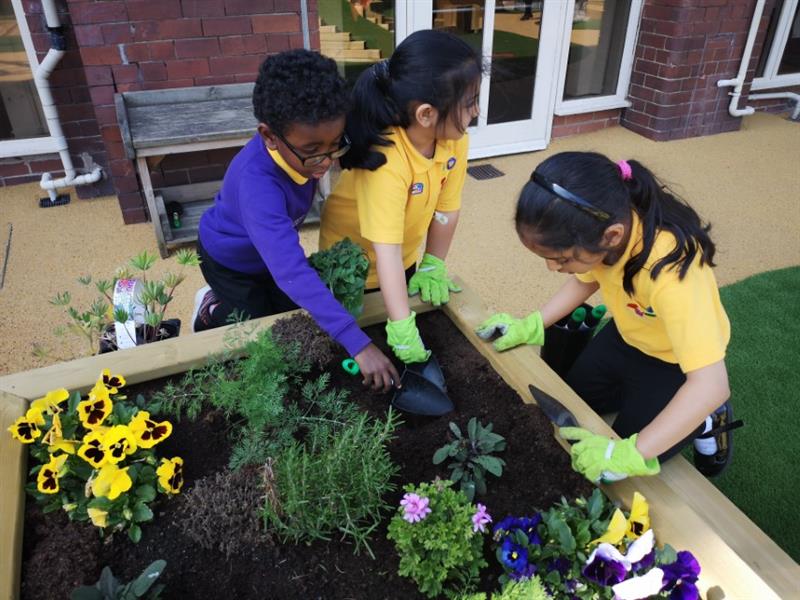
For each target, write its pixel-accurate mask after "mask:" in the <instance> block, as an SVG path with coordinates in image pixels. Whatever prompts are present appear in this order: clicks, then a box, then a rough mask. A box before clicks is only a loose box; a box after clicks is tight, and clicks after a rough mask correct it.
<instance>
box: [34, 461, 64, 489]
mask: <svg viewBox="0 0 800 600" xmlns="http://www.w3.org/2000/svg"><path fill="white" fill-rule="evenodd" d="M66 461H67V455H66V454H59V455H57V456H52V457H51V458H50V461H49V462H48V463H47V464H45V465H44V466H42V468H41V469H39V474H38V475H37V476H36V489H38V490H39V491H40V492H42V493H43V494H57V493H58V490H59V489H60V488H59V486H58V478H59V477H61V475H63V474H64V472H65V471H66V467H65V466H64V463H65V462H66Z"/></svg>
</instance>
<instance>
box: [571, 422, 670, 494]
mask: <svg viewBox="0 0 800 600" xmlns="http://www.w3.org/2000/svg"><path fill="white" fill-rule="evenodd" d="M558 432H559V434H560V435H561V437H562V438H564V439H565V440H569V441H573V440H574V441H577V443H576V444H574V445H573V446H572V448H570V454H571V455H572V468H573V469H574V470H575V471H577V472H578V473H580V474H582V475H583V476H584V477H586V479H588V480H589V481H591V482H592V483H597V482H598V481H602V482H603V483H609V482H612V481H618V480H620V479H625V478H626V477H631V476H634V475H656V474H657V473H658V472H659V471H661V465H659V464H658V459H657V458H650V459H647V460H645V458H644V457H643V456H642V455H641V454H640V453H639V451H638V450H637V449H636V438H637V437H638V435H639V434H638V433H635V434H633V435H632V436H631V437H629V438H627V439H624V440H612V439H610V438H607V437H606V436H603V435H596V434H594V433H592V432H591V431H588V430H586V429H582V428H581V427H561V428H560V429H559V430H558Z"/></svg>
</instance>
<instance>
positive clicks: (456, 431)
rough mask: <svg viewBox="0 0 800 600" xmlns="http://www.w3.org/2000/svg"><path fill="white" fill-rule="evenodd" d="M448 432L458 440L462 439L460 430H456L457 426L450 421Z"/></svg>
mask: <svg viewBox="0 0 800 600" xmlns="http://www.w3.org/2000/svg"><path fill="white" fill-rule="evenodd" d="M450 431H452V432H453V435H455V436H456V437H457V438H459V439H460V438H462V437H464V436H462V435H461V430H460V429H459V428H458V425H456V424H455V423H453V422H452V421H450Z"/></svg>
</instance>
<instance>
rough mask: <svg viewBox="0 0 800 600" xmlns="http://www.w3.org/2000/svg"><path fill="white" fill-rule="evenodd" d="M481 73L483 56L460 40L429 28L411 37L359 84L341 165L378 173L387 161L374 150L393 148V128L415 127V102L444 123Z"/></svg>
mask: <svg viewBox="0 0 800 600" xmlns="http://www.w3.org/2000/svg"><path fill="white" fill-rule="evenodd" d="M482 70H483V66H482V62H481V57H480V54H479V53H477V52H476V51H475V50H473V49H472V47H470V45H469V44H467V43H466V42H465V41H464V40H462V39H461V38H458V37H456V36H455V35H452V34H450V33H446V32H443V31H433V30H430V29H428V30H424V31H417V32H414V33H412V34H411V35H410V36H408V37H407V38H406V39H404V40H403V41H402V42H401V43H400V45H399V46H398V47H397V48H396V49H395V51H394V53H393V54H392V57H391V58H390V59H389V60H388V61H381V62H379V63H376V64H374V65H372V67H370V68H369V69H367V70H366V71H364V72H363V73H361V75H360V76H359V78H358V81H356V85H355V87H354V89H353V107H352V109H351V110H350V113H349V114H348V115H347V135H348V137H349V138H350V141H351V143H352V146H351V147H350V151H349V152H348V153H347V154H345V155H344V156H343V157H342V158H341V159H339V162H340V164H341V165H342V167H344V168H346V169H350V168H353V167H359V168H363V169H370V170H375V169H377V168H378V167H380V166H381V165H382V164H383V163H385V162H386V157H385V156H384V155H383V154H381V153H380V152H378V151H377V150H376V149H374V146H375V145H378V146H389V145H391V144H392V142H391V140H389V139H388V137H387V132H386V129H387V128H389V127H390V126H392V125H395V126H400V127H408V126H409V125H410V124H411V122H412V116H413V114H412V110H411V109H412V107H411V104H412V102H420V103H428V104H431V105H432V106H433V107H434V108H436V110H437V111H438V112H439V118H440V119H442V121H441V122H444V119H447V118H453V114H454V113H455V114H457V109H458V107H459V106H460V105H461V103H462V102H463V101H464V98H465V96H466V95H467V93H468V92H469V90H470V87H471V86H475V85H477V84H478V82H479V81H480V76H481V72H482ZM459 126H460V124H459Z"/></svg>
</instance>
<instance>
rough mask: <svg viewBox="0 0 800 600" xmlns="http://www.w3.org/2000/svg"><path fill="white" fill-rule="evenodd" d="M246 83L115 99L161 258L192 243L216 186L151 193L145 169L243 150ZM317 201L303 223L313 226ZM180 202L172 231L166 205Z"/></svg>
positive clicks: (248, 102) (248, 112) (248, 125)
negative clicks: (180, 157) (171, 159)
mask: <svg viewBox="0 0 800 600" xmlns="http://www.w3.org/2000/svg"><path fill="white" fill-rule="evenodd" d="M253 85H254V84H252V83H237V84H229V85H212V86H203V87H191V88H174V89H165V90H152V91H145V92H123V93H120V94H115V96H114V102H115V104H116V109H117V120H118V122H119V127H120V131H121V132H122V142H123V144H124V146H125V153H126V155H127V157H128V158H130V159H131V160H133V161H135V162H136V170H137V172H138V173H139V180H140V181H141V186H142V191H143V192H144V196H145V200H146V201H147V209H148V211H149V212H150V220H151V221H152V222H153V228H154V230H155V234H156V241H157V242H158V248H159V251H160V252H161V256H162V257H163V258H166V256H167V255H168V254H169V250H170V249H172V248H174V247H176V246H180V245H182V244H186V243H192V242H194V241H196V240H197V227H198V223H199V221H200V216H201V215H202V214H203V212H204V211H205V210H206V209H207V208H208V207H209V206H211V205H212V204H213V203H214V196H215V195H216V193H217V191H218V190H219V188H220V185H221V183H222V182H221V181H213V182H204V183H195V184H189V185H181V186H172V187H164V188H160V189H153V182H152V180H151V178H150V169H151V168H153V167H155V166H156V165H158V163H159V162H161V160H163V158H164V157H165V156H167V155H169V154H179V153H184V152H200V151H204V150H213V149H216V148H232V147H240V146H244V144H246V143H247V142H248V141H249V140H250V138H251V137H253V134H254V133H255V131H256V126H257V124H258V123H257V122H256V119H255V117H254V116H253V104H252V94H253ZM318 189H319V192H320V196H318V198H317V202H315V204H314V210H312V212H311V214H309V217H308V218H307V219H306V223H313V222H317V221H319V203H320V201H321V196H322V194H324V193H325V192H326V191H327V180H325V181H321V182H320V186H319V188H318ZM169 202H178V203H180V205H181V207H182V209H183V215H182V217H181V226H180V227H179V228H173V226H172V223H171V220H170V215H168V214H167V211H166V204H168V203H169Z"/></svg>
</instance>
